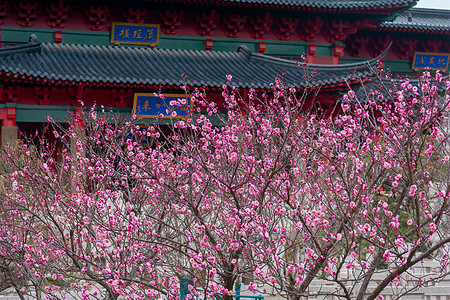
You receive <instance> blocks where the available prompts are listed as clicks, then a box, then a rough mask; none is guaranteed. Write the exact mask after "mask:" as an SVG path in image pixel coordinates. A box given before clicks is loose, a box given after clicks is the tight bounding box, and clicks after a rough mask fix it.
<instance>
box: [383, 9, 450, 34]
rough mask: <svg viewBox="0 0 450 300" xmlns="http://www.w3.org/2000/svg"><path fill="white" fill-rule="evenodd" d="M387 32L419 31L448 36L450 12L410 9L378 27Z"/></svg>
mask: <svg viewBox="0 0 450 300" xmlns="http://www.w3.org/2000/svg"><path fill="white" fill-rule="evenodd" d="M378 27H379V28H380V29H383V30H389V31H420V32H427V33H446V34H450V11H449V10H443V9H427V8H411V9H408V10H406V11H404V12H402V13H400V14H399V15H398V16H397V18H396V19H395V20H394V21H392V22H383V23H381V24H380V25H379V26H378Z"/></svg>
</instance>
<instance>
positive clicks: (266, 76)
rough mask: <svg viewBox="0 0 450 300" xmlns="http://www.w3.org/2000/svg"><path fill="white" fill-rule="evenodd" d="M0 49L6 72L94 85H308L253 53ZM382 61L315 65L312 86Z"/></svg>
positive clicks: (283, 65)
mask: <svg viewBox="0 0 450 300" xmlns="http://www.w3.org/2000/svg"><path fill="white" fill-rule="evenodd" d="M14 47H20V48H21V49H22V50H24V49H26V47H25V46H24V45H20V46H12V47H5V48H2V49H0V65H1V67H0V72H3V73H9V74H13V75H15V74H17V75H25V76H31V77H41V78H45V79H48V80H71V81H81V82H88V83H123V84H136V83H138V84H144V85H159V84H163V85H169V86H178V85H182V84H183V83H184V79H183V76H182V74H185V75H186V76H187V78H188V80H189V81H191V82H192V83H193V85H194V86H208V87H221V86H222V85H223V84H224V83H226V82H227V80H226V77H225V76H226V75H227V74H231V75H233V79H234V80H233V81H234V82H235V83H236V85H237V86H238V87H241V88H250V87H259V88H265V89H268V88H270V82H273V80H274V79H275V77H277V76H283V75H282V74H285V75H284V76H285V79H286V83H287V84H288V85H294V86H296V87H302V86H304V85H305V83H304V80H303V75H305V69H304V68H301V67H299V66H298V64H297V63H296V62H294V61H290V60H285V59H280V58H274V57H270V56H266V55H260V54H255V53H252V52H250V51H249V50H248V48H246V47H240V49H239V50H238V51H237V52H214V51H190V50H167V49H166V50H162V49H150V48H128V47H118V46H86V45H65V44H60V45H57V44H39V47H36V44H28V47H30V48H32V51H31V50H30V49H28V50H29V51H18V52H14V51H13V50H14V49H13V48H14ZM375 63H376V59H373V60H371V61H368V62H366V63H360V64H349V65H329V66H327V65H310V66H309V69H310V70H312V69H314V70H315V71H317V75H316V76H315V77H313V78H311V82H310V84H318V85H323V84H335V83H340V82H342V81H343V80H350V79H352V78H354V77H367V76H370V75H372V71H371V67H373V66H374V65H375Z"/></svg>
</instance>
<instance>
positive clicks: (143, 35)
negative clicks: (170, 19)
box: [111, 23, 159, 47]
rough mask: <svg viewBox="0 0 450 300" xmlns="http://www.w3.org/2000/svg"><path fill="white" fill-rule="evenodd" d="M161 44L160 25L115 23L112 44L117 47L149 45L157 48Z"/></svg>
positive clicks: (112, 31) (112, 30)
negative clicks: (123, 45) (122, 45)
mask: <svg viewBox="0 0 450 300" xmlns="http://www.w3.org/2000/svg"><path fill="white" fill-rule="evenodd" d="M158 42H159V25H154V24H131V23H113V24H112V29H111V43H112V44H115V45H120V44H131V45H149V46H152V47H153V46H157V45H158Z"/></svg>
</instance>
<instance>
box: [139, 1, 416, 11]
mask: <svg viewBox="0 0 450 300" xmlns="http://www.w3.org/2000/svg"><path fill="white" fill-rule="evenodd" d="M140 1H142V2H153V1H159V2H167V0H140ZM169 1H171V0H169ZM172 2H179V3H180V2H181V3H201V4H206V5H209V4H214V5H228V6H236V5H240V6H249V7H267V6H271V7H275V8H277V9H289V8H295V9H299V8H306V9H308V8H309V9H331V10H333V11H336V10H338V11H339V10H348V9H363V10H366V9H367V10H374V9H376V10H385V9H390V8H396V7H407V6H412V5H415V4H416V3H417V0H360V1H358V0H220V1H217V0H172Z"/></svg>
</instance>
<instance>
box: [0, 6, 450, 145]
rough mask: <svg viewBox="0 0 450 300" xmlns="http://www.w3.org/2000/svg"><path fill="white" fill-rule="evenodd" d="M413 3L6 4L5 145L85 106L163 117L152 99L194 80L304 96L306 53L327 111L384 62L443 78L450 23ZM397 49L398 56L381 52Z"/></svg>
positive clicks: (2, 19)
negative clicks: (278, 88)
mask: <svg viewBox="0 0 450 300" xmlns="http://www.w3.org/2000/svg"><path fill="white" fill-rule="evenodd" d="M415 4H416V0H379V1H372V0H366V1H351V0H349V1H342V0H330V1H322V0H316V1H306V0H240V1H238V0H221V1H205V0H165V1H162V0H130V1H127V2H126V3H123V4H114V5H113V4H112V3H108V2H106V1H103V0H95V1H83V0H81V1H73V0H54V1H52V0H48V1H39V2H38V1H12V0H10V1H8V0H6V1H1V2H0V42H1V47H0V99H1V104H0V118H1V119H2V140H3V141H10V140H13V139H15V138H16V136H17V126H20V128H21V129H22V130H25V131H26V130H28V129H33V128H36V127H39V126H42V123H43V122H45V120H46V116H52V117H53V118H55V117H60V118H63V117H64V116H66V115H67V114H68V113H67V112H68V111H73V110H74V109H76V108H77V107H78V106H79V105H80V104H79V101H78V100H80V99H83V101H84V103H85V105H87V106H90V105H93V104H94V103H96V104H97V105H103V106H105V107H110V108H112V109H114V110H115V111H118V112H121V113H123V114H130V113H131V111H132V109H133V107H134V108H135V109H138V111H137V112H138V113H140V114H143V115H153V114H158V113H160V112H164V111H163V110H160V106H161V105H160V103H159V102H158V101H160V100H157V98H155V97H153V98H152V97H151V95H152V94H153V93H154V92H156V91H159V90H161V91H163V92H165V93H169V94H175V95H176V94H180V93H182V92H183V90H182V89H181V88H180V86H182V85H185V84H186V83H190V84H192V85H193V86H204V87H206V89H207V90H208V91H209V93H210V97H211V98H212V99H217V101H218V102H220V88H221V86H222V85H223V84H224V83H226V78H225V76H226V75H228V74H229V75H233V84H235V85H236V86H237V87H239V88H240V89H241V90H242V92H243V93H245V91H246V90H248V89H249V88H255V89H257V90H260V91H262V90H266V89H268V88H269V83H270V82H273V80H274V78H275V77H276V76H283V77H284V78H285V79H286V82H287V83H288V84H289V85H294V86H296V87H297V88H298V89H299V91H300V90H302V89H303V88H305V81H304V80H303V78H304V77H303V76H304V75H305V73H304V69H302V68H301V67H299V66H298V64H297V63H296V62H295V60H300V57H301V56H302V55H303V54H305V55H307V59H308V63H309V64H311V67H310V70H315V72H316V76H314V77H310V78H309V81H308V83H307V84H310V85H320V86H321V87H322V88H321V95H320V96H319V99H318V100H319V101H320V102H321V103H322V104H323V105H324V106H325V107H326V106H327V105H328V106H329V107H331V105H329V104H332V103H334V101H335V100H336V99H337V98H339V95H340V94H339V92H340V91H341V90H343V89H345V88H346V86H347V83H350V84H351V83H356V82H360V81H361V80H365V79H366V78H368V77H369V76H370V75H371V71H370V68H371V67H374V66H375V64H376V61H377V59H381V58H382V59H383V60H384V64H385V66H386V67H389V68H391V70H392V71H394V72H398V73H414V72H415V70H420V69H423V68H425V67H431V68H434V69H442V70H443V71H445V70H447V67H448V52H449V50H450V40H449V38H448V37H449V32H450V17H449V14H448V12H447V11H440V10H430V9H414V8H412V7H413V6H414V5H415ZM391 42H392V43H393V46H392V47H391V50H389V51H388V52H387V53H383V51H385V49H387V48H388V45H389V44H390V43H391ZM415 54H416V55H415ZM380 55H382V56H381V57H379V56H380ZM148 94H149V95H148ZM140 97H141V98H140ZM149 97H150V98H149ZM139 101H147V103H149V104H150V105H145V103H146V102H142V103H140V102H139ZM152 101H153V102H152ZM155 101H156V102H155ZM133 102H134V103H133ZM158 106H159V107H158ZM140 109H144V111H140Z"/></svg>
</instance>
